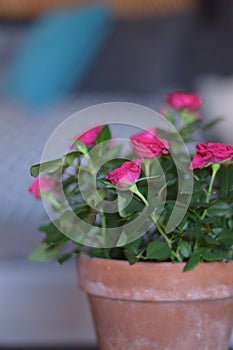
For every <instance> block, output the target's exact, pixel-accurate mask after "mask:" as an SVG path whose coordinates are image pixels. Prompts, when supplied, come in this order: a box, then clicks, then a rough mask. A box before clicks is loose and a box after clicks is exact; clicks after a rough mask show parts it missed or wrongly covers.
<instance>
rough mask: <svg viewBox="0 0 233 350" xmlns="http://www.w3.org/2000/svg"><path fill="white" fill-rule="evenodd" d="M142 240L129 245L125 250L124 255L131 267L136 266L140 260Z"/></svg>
mask: <svg viewBox="0 0 233 350" xmlns="http://www.w3.org/2000/svg"><path fill="white" fill-rule="evenodd" d="M140 245H141V238H139V239H137V240H136V241H134V242H132V243H129V244H127V245H126V246H125V247H124V248H123V251H124V254H125V257H126V259H127V260H128V261H129V263H130V265H133V264H135V263H136V262H137V261H138V260H139V254H140Z"/></svg>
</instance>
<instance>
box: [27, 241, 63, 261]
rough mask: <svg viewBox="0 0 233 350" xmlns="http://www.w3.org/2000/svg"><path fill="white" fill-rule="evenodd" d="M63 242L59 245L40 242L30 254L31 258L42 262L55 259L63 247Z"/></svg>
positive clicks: (29, 257)
mask: <svg viewBox="0 0 233 350" xmlns="http://www.w3.org/2000/svg"><path fill="white" fill-rule="evenodd" d="M62 247H63V244H61V245H59V246H51V245H48V244H47V243H44V242H43V243H41V244H39V245H38V246H37V247H36V248H35V249H34V250H33V251H32V252H31V253H30V254H29V256H28V259H29V260H33V261H40V262H49V261H53V260H55V259H56V258H57V257H58V255H59V253H60V251H61V249H62Z"/></svg>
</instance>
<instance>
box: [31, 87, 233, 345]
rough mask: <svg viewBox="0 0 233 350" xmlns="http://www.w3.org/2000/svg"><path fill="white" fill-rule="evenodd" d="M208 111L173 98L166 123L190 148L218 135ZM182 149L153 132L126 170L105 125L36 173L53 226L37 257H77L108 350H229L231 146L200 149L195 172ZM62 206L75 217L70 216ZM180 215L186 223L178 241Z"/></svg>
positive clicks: (134, 145) (140, 136) (141, 135)
mask: <svg viewBox="0 0 233 350" xmlns="http://www.w3.org/2000/svg"><path fill="white" fill-rule="evenodd" d="M201 105H202V101H201V99H200V97H199V96H198V95H195V94H188V93H173V94H170V95H169V96H168V97H167V99H166V106H165V108H163V111H162V113H163V115H164V117H165V118H166V119H167V120H169V123H170V124H171V125H173V127H175V128H176V129H177V130H178V131H179V136H180V137H181V138H182V140H184V143H185V145H187V146H188V147H191V146H190V145H192V142H193V135H195V132H196V130H198V129H199V130H200V129H202V130H205V129H207V127H208V126H210V125H204V126H203V122H202V120H201V115H200V112H199V109H200V107H201ZM176 141H177V138H176V135H175V134H174V132H173V130H172V131H171V130H162V129H159V128H157V127H156V125H152V126H151V128H150V129H148V130H144V131H140V132H138V133H136V134H134V135H131V137H130V141H129V145H130V147H131V154H127V157H126V156H125V158H124V159H123V158H121V159H119V158H117V154H118V153H119V152H120V148H119V145H117V144H114V143H112V140H111V131H110V128H109V126H108V125H101V126H98V127H94V128H92V129H91V130H89V131H87V132H85V133H84V134H82V135H81V136H79V137H77V138H76V139H75V140H74V142H73V143H72V144H71V145H70V148H69V152H68V153H67V154H66V155H65V156H64V157H63V158H61V159H56V160H53V161H49V162H45V163H43V164H38V165H34V166H32V167H31V174H32V175H33V176H34V177H36V179H35V180H34V182H33V183H32V185H31V187H30V192H31V193H32V194H34V196H35V197H36V198H42V199H43V200H45V201H47V202H49V203H50V207H51V208H52V209H53V211H54V212H55V213H56V218H55V219H54V220H51V221H50V222H49V223H48V224H47V225H43V226H41V227H40V230H41V231H42V232H44V233H45V238H44V240H43V242H42V243H41V244H40V245H39V246H38V247H36V249H35V250H34V251H33V252H32V254H31V256H30V257H31V258H33V259H37V260H43V261H48V260H53V259H57V260H58V261H59V262H60V263H63V262H64V261H65V260H67V259H69V258H70V257H73V256H74V257H76V256H78V264H77V266H78V270H79V278H80V285H81V287H82V288H83V289H84V290H85V291H86V292H87V293H88V295H89V299H90V303H91V306H92V311H93V315H94V320H95V325H96V331H97V336H98V341H99V346H100V349H102V350H113V349H127V350H130V349H133V350H136V349H159V350H161V349H167V350H168V349H169V350H170V349H179V350H184V349H197V348H198V349H211V350H212V349H215V350H223V349H227V348H228V342H229V337H230V333H231V328H232V325H233V264H231V261H232V257H233V249H232V247H233V216H232V214H233V146H230V145H225V144H220V143H211V142H199V143H198V144H197V145H196V147H195V150H194V151H193V150H192V147H191V148H190V152H191V153H192V152H193V155H192V159H190V162H189V161H188V160H187V157H185V154H184V153H183V151H182V149H181V148H179V147H178V146H177V143H176ZM95 149H97V151H96V152H95V151H94V153H92V152H93V150H95ZM108 154H110V157H108V156H106V155H108ZM174 154H175V155H176V157H178V160H179V161H178V162H177V159H176V160H174ZM98 159H101V162H100V163H98ZM98 164H100V166H99V167H98V169H96V167H97V165H98ZM177 164H178V168H181V169H182V168H185V176H184V177H183V178H180V177H179V176H180V175H179V171H180V170H177ZM78 173H81V175H79V176H78ZM187 178H188V182H187V186H184V187H182V191H180V187H179V181H180V180H182V181H183V182H185V181H186V180H187ZM61 190H62V196H61ZM96 191H97V194H96ZM179 192H181V193H179ZM93 194H94V195H93ZM187 198H188V204H189V205H188V206H187V207H186V206H184V203H187ZM64 202H68V205H69V208H71V210H67V207H65V208H66V210H61V209H64V206H63V205H64ZM112 203H114V205H115V207H114V206H113V207H114V208H115V209H114V208H113V207H111V210H108V209H109V207H110V206H111V204H112ZM174 207H178V210H177V213H178V214H177V215H178V216H177V217H179V220H178V219H177V220H178V224H177V225H175V226H174V225H173V228H172V230H171V229H170V230H169V229H168V226H169V222H170V221H169V219H170V218H171V216H172V213H173V211H174ZM176 209H177V208H176ZM179 210H180V211H179ZM182 210H183V212H184V210H185V212H184V213H183V215H181V216H179V212H181V211H182ZM71 212H72V213H71ZM142 213H143V215H141V214H142ZM76 217H78V218H79V219H80V220H79V221H78V222H75V219H76ZM83 222H84V223H85V225H86V224H87V225H88V227H89V228H90V229H89V230H88V231H85V227H86V226H85V225H83V224H82V223H83ZM132 229H133V231H134V232H132Z"/></svg>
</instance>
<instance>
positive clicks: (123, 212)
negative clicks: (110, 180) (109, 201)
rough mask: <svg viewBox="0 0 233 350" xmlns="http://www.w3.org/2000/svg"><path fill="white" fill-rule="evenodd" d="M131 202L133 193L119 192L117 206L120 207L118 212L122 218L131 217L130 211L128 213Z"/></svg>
mask: <svg viewBox="0 0 233 350" xmlns="http://www.w3.org/2000/svg"><path fill="white" fill-rule="evenodd" d="M131 200H132V193H130V192H129V191H119V192H118V198H117V206H118V212H119V214H120V216H121V217H123V218H124V217H127V216H128V215H129V211H127V206H128V204H129V203H130V201H131ZM131 213H132V212H131Z"/></svg>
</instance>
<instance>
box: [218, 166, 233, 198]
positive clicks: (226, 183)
mask: <svg viewBox="0 0 233 350" xmlns="http://www.w3.org/2000/svg"><path fill="white" fill-rule="evenodd" d="M219 187H220V190H221V192H222V193H223V194H224V195H225V196H227V197H228V196H229V194H230V192H233V166H232V165H230V166H227V167H225V166H222V167H221V169H220V171H219Z"/></svg>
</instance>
